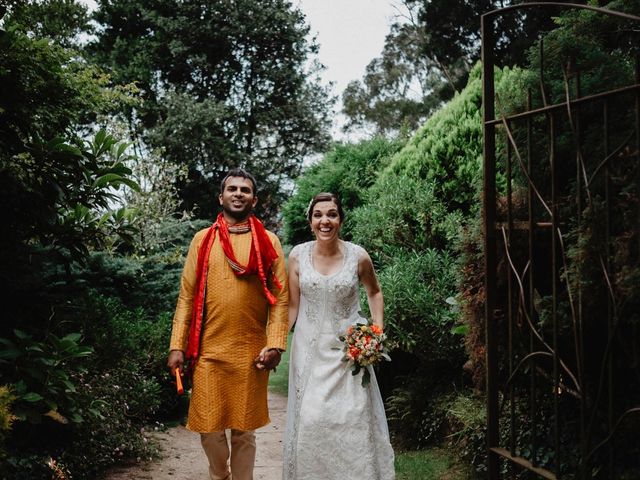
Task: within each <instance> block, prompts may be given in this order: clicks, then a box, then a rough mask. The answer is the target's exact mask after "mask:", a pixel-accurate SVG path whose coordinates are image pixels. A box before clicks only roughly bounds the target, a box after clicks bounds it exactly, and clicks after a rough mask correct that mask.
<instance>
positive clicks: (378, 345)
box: [340, 323, 391, 387]
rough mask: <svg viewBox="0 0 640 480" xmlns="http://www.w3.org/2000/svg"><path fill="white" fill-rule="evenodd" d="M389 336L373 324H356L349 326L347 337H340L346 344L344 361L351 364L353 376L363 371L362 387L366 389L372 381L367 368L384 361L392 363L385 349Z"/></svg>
mask: <svg viewBox="0 0 640 480" xmlns="http://www.w3.org/2000/svg"><path fill="white" fill-rule="evenodd" d="M386 338H387V336H386V335H385V334H384V333H383V332H382V329H381V328H380V327H378V326H377V325H373V324H371V323H356V324H355V325H351V326H349V328H347V332H346V334H345V335H343V336H341V337H340V341H341V342H343V343H344V347H343V348H342V350H343V351H344V352H345V355H344V358H343V359H342V361H344V362H349V363H351V374H352V375H357V374H358V373H360V370H363V372H364V373H363V375H362V386H363V387H366V386H367V385H368V384H369V382H370V381H371V374H370V373H369V370H368V369H367V368H366V367H368V366H369V365H377V364H378V363H380V362H381V361H383V360H387V361H391V358H390V357H389V355H388V354H387V352H386V351H385V348H384V340H385V339H386Z"/></svg>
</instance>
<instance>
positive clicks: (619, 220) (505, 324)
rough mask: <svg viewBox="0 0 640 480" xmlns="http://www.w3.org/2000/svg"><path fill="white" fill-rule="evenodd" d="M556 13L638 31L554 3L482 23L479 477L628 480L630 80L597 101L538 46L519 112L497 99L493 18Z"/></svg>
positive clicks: (633, 370)
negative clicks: (483, 419) (484, 450)
mask: <svg viewBox="0 0 640 480" xmlns="http://www.w3.org/2000/svg"><path fill="white" fill-rule="evenodd" d="M558 7H562V8H571V9H586V10H590V11H592V12H594V13H593V15H598V16H602V17H603V18H606V19H608V21H611V22H614V21H615V22H621V24H623V25H632V29H635V31H636V32H637V31H638V27H640V17H637V16H634V15H629V14H624V13H620V12H615V11H611V10H606V9H602V8H597V7H593V6H587V5H576V4H567V3H557V2H544V3H542V2H532V3H526V4H519V5H514V6H512V7H507V8H504V9H501V10H496V11H493V12H490V13H487V14H485V15H483V16H482V62H483V104H484V112H483V122H484V184H483V202H484V204H483V208H484V218H483V222H484V231H483V232H484V252H485V296H486V299H485V301H486V303H485V319H484V320H485V329H486V370H487V437H488V456H489V458H488V477H489V478H490V479H498V478H501V477H502V476H506V478H547V479H556V478H565V479H568V478H571V479H574V478H575V479H582V480H584V479H592V478H594V479H595V478H597V479H607V480H613V479H620V480H621V479H630V478H640V321H639V319H638V315H640V292H639V290H640V274H638V271H639V270H640V261H639V259H640V200H639V198H640V153H639V150H640V72H639V68H638V61H637V56H636V58H629V59H628V60H629V61H628V63H627V65H628V66H629V71H630V72H631V73H630V75H629V76H628V78H627V80H629V81H627V82H626V83H625V84H616V85H613V86H612V87H613V88H607V89H604V90H602V91H596V92H594V91H591V90H592V87H593V85H591V84H589V85H585V84H587V83H589V82H591V81H592V80H593V79H594V78H596V77H594V76H588V75H585V74H584V73H583V72H581V71H579V70H578V68H577V67H576V65H573V64H572V59H571V58H568V59H567V63H566V64H565V68H564V70H563V71H562V77H560V74H559V73H558V72H556V75H555V77H554V75H553V74H551V75H550V74H549V72H548V71H547V69H546V68H545V62H546V58H545V57H546V56H547V52H546V51H545V48H544V44H543V43H542V42H541V43H540V49H539V63H540V70H539V88H538V89H537V91H535V93H531V92H529V93H528V94H527V97H528V100H527V102H526V104H527V105H526V107H525V108H523V109H521V110H520V111H516V112H513V111H511V112H508V111H506V110H505V106H504V104H503V103H502V101H503V99H501V98H500V95H499V93H497V92H496V90H495V89H496V84H495V79H494V66H495V63H496V59H495V58H494V49H495V44H496V41H497V40H496V39H497V38H499V37H498V36H497V34H496V31H495V22H496V20H497V19H499V17H500V16H502V15H507V14H511V13H513V12H514V11H516V10H520V9H524V8H545V9H551V8H553V9H555V10H554V11H557V8H558ZM576 12H577V10H576ZM585 48H587V46H585ZM616 55H617V54H616ZM620 55H622V54H620ZM635 55H637V49H636V53H635ZM616 58H617V57H616ZM619 63H620V65H621V68H623V69H624V65H625V62H624V60H622V61H620V62H619ZM634 64H635V67H634V66H633V65H634ZM634 69H635V72H634ZM603 73H604V74H606V73H607V72H600V74H601V75H602V74H603ZM551 77H554V78H555V79H556V83H555V85H556V86H557V85H558V84H560V83H562V84H563V87H562V88H563V92H560V93H561V95H558V93H559V92H558V91H557V90H556V92H555V93H556V95H555V97H554V94H553V92H551V91H550V90H551V87H550V86H549V85H550V83H551V80H550V78H551ZM558 79H560V80H558ZM586 87H589V88H586ZM583 92H587V93H583ZM496 111H497V115H496ZM634 312H635V313H634ZM633 439H635V443H634V441H633ZM636 462H637V464H636ZM636 467H637V469H636ZM634 472H636V473H637V475H638V476H637V477H636V476H634V475H635V474H636V473H634Z"/></svg>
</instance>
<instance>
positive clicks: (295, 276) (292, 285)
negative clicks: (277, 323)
mask: <svg viewBox="0 0 640 480" xmlns="http://www.w3.org/2000/svg"><path fill="white" fill-rule="evenodd" d="M288 263H289V265H288V272H289V330H291V328H292V327H293V324H294V323H296V320H297V318H298V308H299V306H300V274H299V272H298V259H297V258H296V257H294V256H291V255H290V256H289V261H288Z"/></svg>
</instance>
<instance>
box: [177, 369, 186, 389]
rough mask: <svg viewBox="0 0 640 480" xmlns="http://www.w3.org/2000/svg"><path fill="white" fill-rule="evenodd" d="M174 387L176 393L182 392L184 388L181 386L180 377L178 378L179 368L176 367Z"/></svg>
mask: <svg viewBox="0 0 640 480" xmlns="http://www.w3.org/2000/svg"><path fill="white" fill-rule="evenodd" d="M176 389H177V390H178V395H182V394H183V393H184V388H182V378H180V368H179V367H178V368H176Z"/></svg>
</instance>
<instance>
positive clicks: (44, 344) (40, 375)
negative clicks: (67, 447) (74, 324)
mask: <svg viewBox="0 0 640 480" xmlns="http://www.w3.org/2000/svg"><path fill="white" fill-rule="evenodd" d="M14 334H15V338H14V339H13V340H10V339H6V338H0V344H1V345H2V350H1V352H0V362H2V364H4V365H3V367H4V368H3V370H4V373H5V379H6V380H9V381H11V382H12V390H13V391H14V392H15V395H16V403H15V406H14V413H15V415H16V417H17V418H18V419H20V420H24V421H28V422H29V423H32V424H39V423H41V422H42V420H43V416H44V415H47V416H49V417H51V418H53V419H54V420H56V421H60V422H61V423H67V422H69V421H71V422H74V423H79V422H82V421H83V417H82V415H81V413H80V411H79V410H80V409H79V407H78V405H77V403H76V397H75V393H76V385H75V383H74V382H73V380H72V375H73V372H76V371H82V370H83V368H84V367H83V366H82V365H81V364H80V362H79V359H81V358H84V357H87V356H89V355H91V354H92V353H93V349H92V348H91V347H87V346H81V345H80V344H79V340H80V338H81V335H80V334H79V333H71V334H69V335H66V336H65V337H63V338H58V337H57V336H56V335H54V334H49V335H48V337H47V338H46V340H45V341H38V340H36V339H34V338H33V337H32V336H31V335H29V334H27V333H25V332H23V331H21V330H15V331H14Z"/></svg>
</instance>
